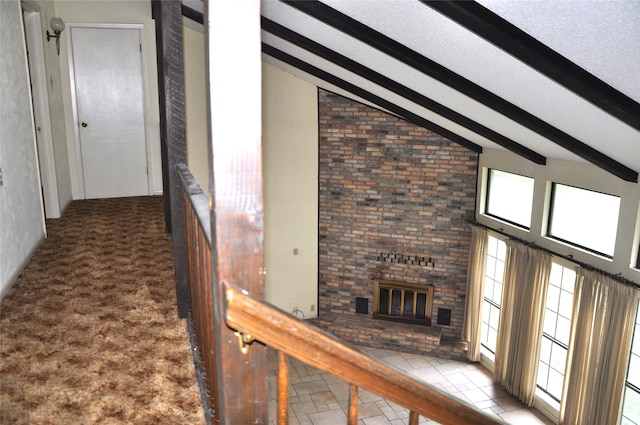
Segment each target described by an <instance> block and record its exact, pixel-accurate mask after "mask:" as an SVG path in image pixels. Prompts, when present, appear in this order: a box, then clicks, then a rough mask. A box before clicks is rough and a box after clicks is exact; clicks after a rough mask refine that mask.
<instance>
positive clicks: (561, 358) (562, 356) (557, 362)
mask: <svg viewBox="0 0 640 425" xmlns="http://www.w3.org/2000/svg"><path fill="white" fill-rule="evenodd" d="M566 362H567V350H565V349H564V348H562V347H561V346H559V345H558V344H553V346H552V347H551V364H550V365H549V366H551V367H552V368H553V369H555V370H557V371H558V372H561V373H562V374H563V375H564V366H565V363H566Z"/></svg>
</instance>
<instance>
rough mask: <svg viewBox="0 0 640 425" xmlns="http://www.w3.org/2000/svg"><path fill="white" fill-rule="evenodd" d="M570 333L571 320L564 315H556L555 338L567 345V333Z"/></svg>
mask: <svg viewBox="0 0 640 425" xmlns="http://www.w3.org/2000/svg"><path fill="white" fill-rule="evenodd" d="M570 333H571V321H570V320H569V319H565V318H564V317H560V316H559V317H558V324H557V326H556V335H555V336H556V339H557V340H558V341H560V342H561V343H563V344H565V345H569V334H570Z"/></svg>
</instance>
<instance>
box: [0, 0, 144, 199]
mask: <svg viewBox="0 0 640 425" xmlns="http://www.w3.org/2000/svg"><path fill="white" fill-rule="evenodd" d="M0 1H1V0H0ZM65 24H66V27H67V29H68V31H69V32H68V34H67V37H68V43H67V53H68V54H67V58H68V65H69V85H70V89H71V111H72V119H73V138H74V142H75V143H74V150H75V156H76V163H77V167H76V168H75V174H76V176H75V178H76V181H77V182H78V187H79V189H80V199H86V197H87V194H86V191H85V185H84V168H83V167H84V164H83V163H82V146H81V145H80V129H79V126H80V120H79V118H78V103H77V97H76V76H75V68H74V61H73V37H72V29H73V28H95V29H98V28H108V29H128V30H131V29H134V30H137V31H138V34H139V40H140V73H141V74H142V75H141V76H140V77H141V79H140V84H142V114H143V121H144V122H143V127H144V146H145V158H146V161H147V194H148V195H151V194H153V182H152V178H151V177H152V175H153V172H152V169H151V167H152V162H151V152H150V146H149V131H148V129H147V121H148V117H149V111H148V109H149V93H148V88H147V87H148V79H147V63H146V60H145V55H144V52H145V51H146V47H145V42H144V34H143V30H144V24H110V23H106V24H105V23H86V22H69V23H65ZM72 172H73V171H72Z"/></svg>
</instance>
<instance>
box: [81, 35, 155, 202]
mask: <svg viewBox="0 0 640 425" xmlns="http://www.w3.org/2000/svg"><path fill="white" fill-rule="evenodd" d="M70 31H71V33H70V36H71V46H72V47H71V48H72V59H71V60H72V62H73V63H72V69H73V71H72V72H73V76H72V78H73V84H74V89H75V102H76V103H75V106H76V114H77V125H78V132H77V139H78V143H77V144H78V148H79V151H80V154H79V161H80V164H79V169H80V174H81V176H80V177H81V179H80V180H82V181H83V183H84V196H85V198H115V197H122V196H140V195H149V183H148V172H147V150H146V143H145V126H144V121H145V120H144V89H143V78H142V54H141V41H140V30H139V29H138V28H121V27H113V28H112V27H99V28H86V27H71V28H70Z"/></svg>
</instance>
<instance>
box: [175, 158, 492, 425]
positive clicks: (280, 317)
mask: <svg viewBox="0 0 640 425" xmlns="http://www.w3.org/2000/svg"><path fill="white" fill-rule="evenodd" d="M180 173H181V177H182V193H183V197H184V200H185V202H184V205H185V214H184V217H185V232H186V235H185V244H186V250H185V251H186V256H187V265H188V280H189V281H188V288H189V297H190V303H191V312H190V314H191V316H190V317H191V320H192V324H193V332H194V335H195V337H194V340H195V344H196V352H197V355H198V357H199V360H200V362H199V363H200V365H201V367H202V368H204V369H205V373H204V376H205V380H204V386H205V387H206V389H207V398H206V402H207V406H206V407H207V408H208V409H210V411H211V412H213V419H214V422H217V420H216V418H219V417H220V416H221V415H224V412H222V411H221V410H220V409H221V408H222V409H224V407H223V406H220V405H219V403H218V401H217V400H215V397H213V396H212V395H213V394H216V393H217V391H215V390H216V386H217V385H218V380H217V377H216V370H217V368H216V353H215V341H216V335H215V330H214V327H213V315H214V305H215V300H214V296H215V295H214V294H215V293H216V291H215V290H214V288H213V283H212V282H213V279H212V277H211V276H212V271H211V270H212V268H211V251H210V250H211V248H210V246H211V242H210V241H211V235H210V231H209V224H208V218H209V202H208V199H207V197H206V196H205V195H204V192H203V191H202V190H201V189H200V188H199V186H198V185H197V183H196V182H195V179H194V178H193V176H192V175H191V173H190V172H189V170H188V169H187V168H186V166H181V167H180ZM221 285H222V287H223V288H222V289H223V291H222V292H221V293H222V294H223V298H224V299H223V300H222V305H223V315H224V318H225V321H226V324H227V326H229V327H230V328H231V329H233V330H235V331H236V337H237V338H238V344H239V346H240V352H241V353H243V354H244V355H246V354H247V353H248V352H249V350H252V349H255V348H256V347H254V344H256V345H263V344H264V345H266V346H269V347H272V348H274V349H275V350H276V351H277V353H278V372H277V406H278V407H277V424H278V425H287V424H288V420H289V418H288V410H289V409H288V388H289V378H288V357H289V356H290V357H293V358H295V359H298V360H300V361H302V362H304V363H306V364H308V365H310V366H313V367H315V368H316V369H319V370H322V371H325V372H329V373H331V374H333V375H335V376H337V377H339V378H341V379H343V380H345V381H346V382H348V383H349V385H350V391H349V407H348V415H347V421H348V422H347V423H348V424H349V425H355V424H357V423H358V388H365V389H367V390H368V391H370V392H372V393H375V394H377V395H380V396H381V397H384V398H385V399H387V400H388V401H391V402H393V403H396V404H398V405H400V406H403V407H405V408H407V409H408V410H409V411H410V415H409V425H417V424H418V420H419V416H420V415H422V416H425V417H427V418H429V419H433V420H436V421H438V422H439V423H441V424H444V425H446V424H452V425H453V424H455V425H472V424H473V425H477V424H497V423H503V422H500V421H498V420H496V419H495V418H493V417H490V416H487V415H486V414H484V413H483V412H481V411H479V410H477V409H476V408H474V407H473V406H471V405H470V404H467V403H465V402H463V401H461V400H459V399H457V398H454V397H451V396H450V395H448V394H446V393H444V392H442V391H441V390H439V389H437V388H435V387H433V386H431V385H429V384H426V383H424V382H423V381H420V380H418V379H416V378H414V377H412V376H410V375H408V374H406V373H405V372H403V371H401V370H399V369H397V368H395V367H393V366H391V365H387V364H385V363H381V362H379V361H377V360H376V359H374V358H372V357H370V356H368V355H367V354H365V353H363V352H362V351H360V350H359V349H357V347H353V346H350V345H348V344H346V343H345V342H343V341H341V340H340V339H339V338H337V337H335V336H333V335H331V334H329V333H328V332H325V331H323V330H320V329H318V328H316V327H315V326H312V325H310V324H309V323H308V322H305V321H304V320H301V319H298V318H297V317H295V316H293V315H291V314H289V313H286V312H284V311H282V310H280V309H278V308H277V307H275V306H273V305H271V304H269V303H267V302H265V301H264V300H262V299H259V298H257V297H254V296H252V295H251V294H249V293H248V292H247V291H245V290H243V289H240V288H238V287H236V286H234V285H233V284H232V283H229V282H222V283H221ZM248 366H250V365H248ZM264 379H265V380H266V376H264ZM265 409H266V405H265Z"/></svg>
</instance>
